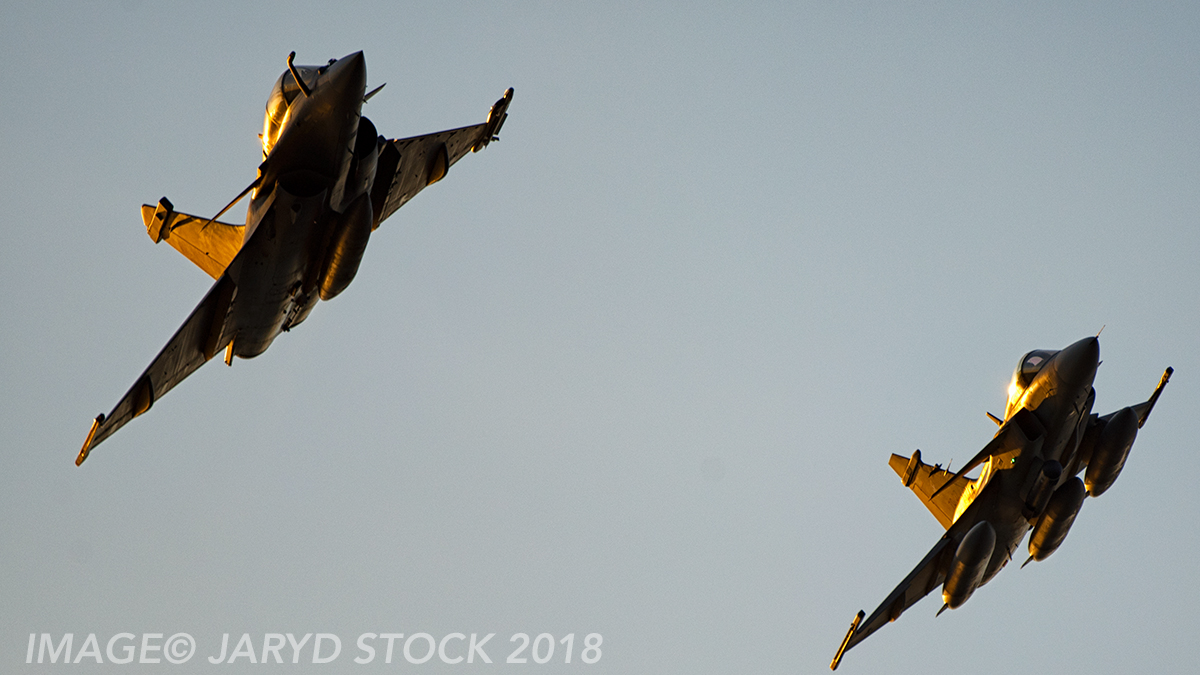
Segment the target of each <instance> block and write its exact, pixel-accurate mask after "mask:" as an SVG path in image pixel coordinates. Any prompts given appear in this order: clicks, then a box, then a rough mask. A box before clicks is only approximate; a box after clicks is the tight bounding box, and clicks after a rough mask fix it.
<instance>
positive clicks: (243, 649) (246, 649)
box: [226, 633, 258, 663]
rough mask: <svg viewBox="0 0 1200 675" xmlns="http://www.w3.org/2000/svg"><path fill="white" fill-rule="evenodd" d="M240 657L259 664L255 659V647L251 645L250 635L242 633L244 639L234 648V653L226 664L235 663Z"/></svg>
mask: <svg viewBox="0 0 1200 675" xmlns="http://www.w3.org/2000/svg"><path fill="white" fill-rule="evenodd" d="M239 656H245V657H246V658H248V659H250V663H258V659H256V658H254V645H253V644H251V643H250V634H249V633H242V639H240V640H238V643H237V646H236V647H234V648H233V653H232V654H230V655H229V660H228V661H226V663H233V662H234V661H236V660H237V657H239Z"/></svg>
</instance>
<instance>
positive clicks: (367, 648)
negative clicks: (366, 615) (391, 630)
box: [354, 633, 379, 665]
mask: <svg viewBox="0 0 1200 675" xmlns="http://www.w3.org/2000/svg"><path fill="white" fill-rule="evenodd" d="M367 636H370V638H371V639H372V640H374V639H375V638H377V637H379V636H378V635H376V634H374V633H363V634H362V635H359V636H358V648H359V649H361V650H363V651H364V652H366V653H367V655H366V657H362V656H356V657H354V662H355V663H357V664H359V665H362V664H364V663H370V662H372V661H374V660H375V648H374V647H372V646H371V645H369V644H367Z"/></svg>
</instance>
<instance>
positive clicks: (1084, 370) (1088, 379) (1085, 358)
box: [1057, 337, 1100, 386]
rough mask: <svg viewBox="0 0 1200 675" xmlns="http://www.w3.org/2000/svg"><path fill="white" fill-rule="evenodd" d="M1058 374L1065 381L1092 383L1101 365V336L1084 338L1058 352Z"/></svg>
mask: <svg viewBox="0 0 1200 675" xmlns="http://www.w3.org/2000/svg"><path fill="white" fill-rule="evenodd" d="M1057 360H1058V374H1059V377H1061V378H1062V379H1063V380H1065V381H1069V382H1072V383H1074V384H1079V385H1088V386H1090V385H1091V384H1092V380H1094V379H1096V368H1097V367H1098V366H1099V365H1100V340H1099V338H1095V337H1089V338H1084V339H1082V340H1080V341H1078V342H1076V343H1074V344H1072V345H1070V346H1068V347H1067V348H1066V349H1064V350H1062V351H1061V352H1059V353H1058V359H1057Z"/></svg>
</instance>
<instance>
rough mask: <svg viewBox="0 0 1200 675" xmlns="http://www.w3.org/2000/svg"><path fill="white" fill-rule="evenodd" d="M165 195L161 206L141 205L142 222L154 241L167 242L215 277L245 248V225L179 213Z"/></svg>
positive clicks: (160, 203)
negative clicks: (173, 208) (243, 240)
mask: <svg viewBox="0 0 1200 675" xmlns="http://www.w3.org/2000/svg"><path fill="white" fill-rule="evenodd" d="M164 203H165V204H166V205H167V206H168V207H169V205H170V202H168V201H166V199H165V198H164V199H163V201H162V202H159V205H158V206H151V205H149V204H142V221H143V222H144V223H145V224H146V233H147V234H149V235H150V238H151V239H152V240H154V243H156V244H157V243H158V242H160V241H164V240H165V241H166V242H167V243H168V244H170V245H171V246H172V247H173V248H174V249H175V250H176V251H179V252H180V253H182V254H183V255H184V257H186V258H187V259H188V260H191V261H192V262H194V263H196V266H197V267H199V268H200V269H202V270H204V271H205V272H206V273H207V274H208V276H210V277H212V278H214V279H216V278H218V277H220V276H221V273H222V272H224V271H225V268H227V267H229V263H231V262H233V257H234V256H236V255H237V252H238V251H239V250H240V249H241V248H242V239H243V238H244V237H243V235H244V233H245V231H246V226H245V225H230V224H229V223H222V222H220V221H216V220H212V221H210V220H208V219H206V218H197V217H196V216H190V215H188V214H186V213H176V212H173V211H171V210H170V209H169V208H164Z"/></svg>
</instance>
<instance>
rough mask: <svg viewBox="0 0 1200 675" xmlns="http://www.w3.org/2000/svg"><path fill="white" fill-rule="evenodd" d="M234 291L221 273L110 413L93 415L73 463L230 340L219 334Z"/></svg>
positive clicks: (227, 278) (232, 286) (78, 460)
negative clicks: (83, 441)
mask: <svg viewBox="0 0 1200 675" xmlns="http://www.w3.org/2000/svg"><path fill="white" fill-rule="evenodd" d="M234 291H235V287H234V284H233V282H232V281H231V280H230V279H229V277H226V276H222V277H221V278H220V279H219V280H217V283H215V284H213V287H212V289H210V290H209V291H208V294H207V295H205V296H204V299H203V300H201V301H200V304H199V305H197V306H196V309H194V310H192V313H191V315H189V316H188V318H187V320H186V321H184V322H183V325H182V326H180V327H179V330H177V331H175V335H173V336H172V337H171V339H170V341H168V342H167V346H165V347H163V348H162V351H160V352H159V353H158V356H156V357H154V360H153V361H151V362H150V365H149V366H148V367H147V368H146V370H145V371H143V372H142V374H141V376H140V377H138V379H137V380H136V381H135V382H134V384H133V386H132V387H130V388H129V391H128V392H126V393H125V396H123V397H122V398H121V400H120V402H119V403H117V406H116V407H115V408H113V409H112V412H110V413H109V414H108V415H106V416H105V415H102V416H100V417H97V418H96V423H95V424H94V425H93V428H92V433H91V434H90V435H89V436H88V439H87V441H86V442H85V443H84V446H83V449H82V450H80V451H79V456H78V457H77V458H76V459H75V464H76V465H79V464H82V463H83V460H85V459H87V456H88V453H89V452H91V449H92V448H94V447H96V446H97V445H99V444H100V442H101V441H103V440H104V439H106V438H108V437H109V436H111V435H112V434H113V433H114V432H116V430H117V429H120V428H121V427H123V426H125V424H126V423H127V422H129V420H131V419H133V418H134V417H137V416H138V415H140V414H142V413H144V412H146V411H147V410H149V409H150V406H151V405H152V404H153V403H154V401H155V399H156V398H158V397H160V396H162V395H163V394H165V393H167V392H168V391H170V390H171V388H173V387H174V386H175V385H177V384H179V383H180V382H182V381H183V379H184V378H186V377H187V376H188V375H191V374H192V373H193V372H194V371H195V370H196V369H197V368H199V367H200V366H202V365H204V363H205V362H206V361H208V360H209V359H211V358H212V357H213V355H214V354H215V353H216V352H217V351H219V350H220V349H221V348H223V347H224V346H225V344H226V343H228V342H229V338H228V337H226V336H224V335H222V327H223V325H224V323H225V316H226V314H227V313H228V311H229V307H230V305H232V304H233V296H234Z"/></svg>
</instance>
